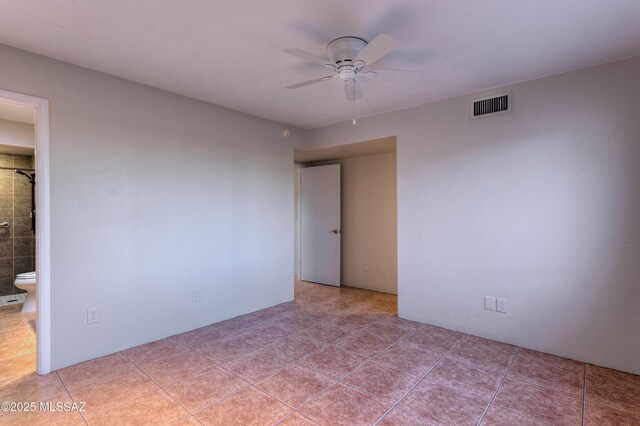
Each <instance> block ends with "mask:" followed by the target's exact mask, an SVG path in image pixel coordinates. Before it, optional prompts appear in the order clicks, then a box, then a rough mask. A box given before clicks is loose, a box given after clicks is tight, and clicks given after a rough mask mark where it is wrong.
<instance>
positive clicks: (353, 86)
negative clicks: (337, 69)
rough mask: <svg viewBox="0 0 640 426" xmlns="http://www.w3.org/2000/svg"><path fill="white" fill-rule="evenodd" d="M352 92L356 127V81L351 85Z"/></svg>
mask: <svg viewBox="0 0 640 426" xmlns="http://www.w3.org/2000/svg"><path fill="white" fill-rule="evenodd" d="M351 90H352V93H353V125H354V126H355V125H356V81H355V80H354V81H353V82H352V83H351Z"/></svg>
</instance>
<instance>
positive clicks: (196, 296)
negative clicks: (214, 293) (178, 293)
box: [191, 288, 204, 302]
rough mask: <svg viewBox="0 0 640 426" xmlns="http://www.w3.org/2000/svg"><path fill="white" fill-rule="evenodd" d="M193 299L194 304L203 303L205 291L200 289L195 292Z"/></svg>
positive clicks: (192, 295)
mask: <svg viewBox="0 0 640 426" xmlns="http://www.w3.org/2000/svg"><path fill="white" fill-rule="evenodd" d="M191 298H192V300H193V301H194V302H202V301H203V300H204V289H203V288H198V289H195V290H193V292H192V294H191Z"/></svg>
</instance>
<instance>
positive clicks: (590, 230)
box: [306, 57, 640, 373]
mask: <svg viewBox="0 0 640 426" xmlns="http://www.w3.org/2000/svg"><path fill="white" fill-rule="evenodd" d="M638 76H640V58H637V57H636V58H632V59H628V60H624V61H619V62H614V63H609V64H605V65H600V66H596V67H592V68H588V69H583V70H578V71H574V72H570V73H565V74H560V75H556V76H552V77H548V78H544V79H539V80H534V81H529V82H525V83H521V84H516V85H514V86H512V87H509V89H512V90H513V96H514V98H513V106H514V109H513V112H511V113H508V114H503V115H498V116H494V117H487V118H482V119H477V120H470V119H469V101H470V99H472V98H474V97H475V95H474V96H465V97H460V98H455V99H449V100H446V101H442V102H437V103H433V104H429V105H424V106H421V107H416V108H411V109H407V110H403V111H398V112H393V113H388V114H384V115H379V116H375V117H370V118H364V119H360V120H358V124H357V125H356V126H353V125H351V123H348V122H347V123H341V124H337V125H334V126H328V127H322V128H318V129H314V130H312V131H311V132H310V135H309V139H308V143H307V144H306V147H307V148H314V147H322V146H329V145H336V144H337V143H340V142H341V143H351V142H356V141H362V140H368V139H373V138H378V137H382V136H389V135H397V155H398V164H397V168H398V298H399V300H398V302H399V314H400V316H401V317H403V318H408V319H413V320H419V321H423V322H427V323H431V324H436V325H440V326H444V327H448V328H452V329H455V330H460V331H464V332H468V333H472V334H476V335H480V336H485V337H488V338H493V339H497V340H501V341H505V342H509V343H513V344H517V345H521V346H524V347H528V348H535V349H538V350H541V351H545V352H549V353H553V354H557V355H561V356H566V357H569V358H574V359H579V360H583V361H588V362H592V363H595V364H599V365H603V366H608V367H613V368H617V369H620V370H625V371H630V372H634V373H640V339H638V336H640V309H639V308H638V307H639V306H640V285H638V279H639V277H640V191H639V190H638V188H640V120H639V119H638V111H640V79H639V77H638ZM434 84H437V83H435V82H434ZM485 295H490V296H497V297H504V298H507V299H508V313H507V314H499V313H496V312H490V311H485V310H484V309H483V297H484V296H485Z"/></svg>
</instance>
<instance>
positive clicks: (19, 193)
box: [0, 176, 32, 199]
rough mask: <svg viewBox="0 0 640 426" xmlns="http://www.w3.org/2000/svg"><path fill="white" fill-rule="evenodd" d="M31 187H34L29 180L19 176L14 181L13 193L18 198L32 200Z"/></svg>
mask: <svg viewBox="0 0 640 426" xmlns="http://www.w3.org/2000/svg"><path fill="white" fill-rule="evenodd" d="M31 186H32V185H31V182H30V181H29V179H27V178H26V177H24V176H17V177H16V178H15V179H13V191H14V193H15V196H16V197H27V198H29V199H31ZM0 191H1V187H0ZM0 194H1V192H0Z"/></svg>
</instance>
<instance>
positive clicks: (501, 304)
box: [496, 298, 507, 314]
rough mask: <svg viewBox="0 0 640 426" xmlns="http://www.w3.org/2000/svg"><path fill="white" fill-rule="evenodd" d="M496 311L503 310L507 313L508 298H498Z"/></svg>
mask: <svg viewBox="0 0 640 426" xmlns="http://www.w3.org/2000/svg"><path fill="white" fill-rule="evenodd" d="M496 311H498V312H502V313H503V314H506V313H507V299H500V298H498V299H497V304H496Z"/></svg>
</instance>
